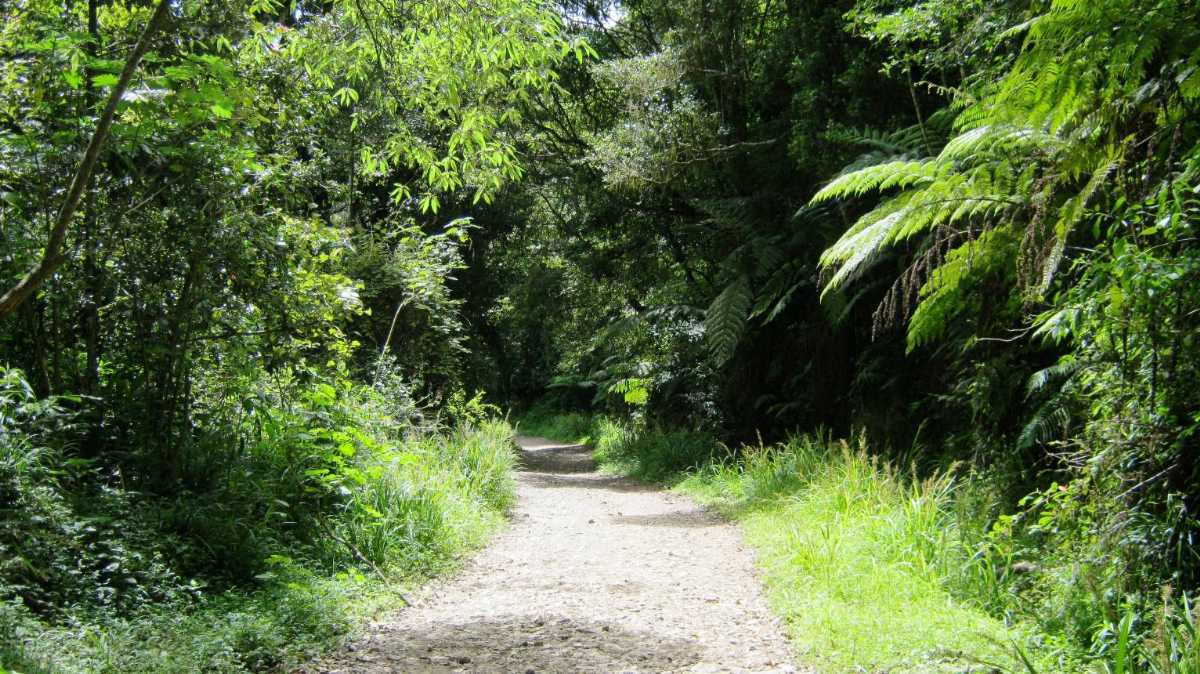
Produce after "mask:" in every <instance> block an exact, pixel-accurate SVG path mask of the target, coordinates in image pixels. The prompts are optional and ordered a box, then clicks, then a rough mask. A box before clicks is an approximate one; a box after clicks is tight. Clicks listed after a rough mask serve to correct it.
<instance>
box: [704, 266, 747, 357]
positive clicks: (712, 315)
mask: <svg viewBox="0 0 1200 674" xmlns="http://www.w3.org/2000/svg"><path fill="white" fill-rule="evenodd" d="M753 300H754V293H753V291H752V290H751V288H750V279H749V277H747V276H745V275H742V276H738V277H737V278H735V279H734V280H733V282H732V283H730V284H729V285H728V286H726V287H725V289H724V290H722V291H721V294H719V295H717V297H716V299H714V300H713V302H712V304H711V305H709V307H708V312H707V313H706V314H705V317H704V332H705V336H706V339H707V341H708V350H709V353H710V354H711V356H712V358H713V360H714V361H715V362H716V363H717V364H724V363H725V362H726V361H728V360H729V359H730V358H731V357H733V352H734V350H735V349H736V348H737V345H738V342H739V341H740V340H741V338H742V333H743V332H744V331H745V329H746V319H747V318H748V317H749V315H750V306H751V304H752V303H753Z"/></svg>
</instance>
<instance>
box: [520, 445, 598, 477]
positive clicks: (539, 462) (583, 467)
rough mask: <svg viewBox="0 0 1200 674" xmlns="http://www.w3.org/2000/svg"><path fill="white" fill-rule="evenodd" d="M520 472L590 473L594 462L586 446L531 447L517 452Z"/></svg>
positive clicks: (592, 470)
mask: <svg viewBox="0 0 1200 674" xmlns="http://www.w3.org/2000/svg"><path fill="white" fill-rule="evenodd" d="M517 458H518V460H519V462H520V466H521V470H526V471H530V472H534V473H558V474H569V473H592V472H595V470H596V462H595V461H594V460H593V459H592V448H591V447H588V446H587V445H544V446H538V445H533V446H530V447H522V448H520V449H519V450H517Z"/></svg>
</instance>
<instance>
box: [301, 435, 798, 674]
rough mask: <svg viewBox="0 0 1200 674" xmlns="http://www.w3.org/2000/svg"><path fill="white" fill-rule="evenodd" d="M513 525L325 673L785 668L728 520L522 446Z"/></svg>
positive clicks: (557, 451) (583, 453) (544, 445)
mask: <svg viewBox="0 0 1200 674" xmlns="http://www.w3.org/2000/svg"><path fill="white" fill-rule="evenodd" d="M518 441H519V444H520V446H521V461H522V469H521V471H520V472H519V473H518V475H517V483H518V487H517V491H518V504H517V507H516V509H515V511H514V513H513V522H512V525H511V526H510V527H508V529H506V530H505V531H504V532H503V533H502V534H500V535H499V536H498V537H497V538H496V539H495V540H494V541H493V542H492V544H491V545H490V546H488V548H487V549H486V550H484V551H483V552H482V553H480V554H479V555H478V557H476V558H475V559H474V560H473V561H472V562H471V563H470V564H469V565H468V566H467V568H466V569H465V570H464V571H463V573H461V574H460V575H458V576H457V577H456V578H454V579H452V580H450V581H448V582H446V583H443V584H433V585H431V586H430V587H429V588H428V589H427V590H425V591H424V592H423V593H422V594H420V595H418V597H417V598H416V599H415V600H414V605H413V606H411V607H408V608H406V609H404V610H402V611H401V612H399V613H397V614H396V615H394V616H391V617H390V618H388V619H387V620H385V621H383V622H380V623H378V624H375V625H373V626H372V628H371V631H370V633H369V634H368V635H367V636H366V637H365V638H364V639H362V640H360V641H359V642H356V643H354V644H351V645H349V646H348V647H347V649H346V650H345V651H344V652H342V653H340V654H339V655H338V656H337V658H335V659H334V660H333V661H331V662H328V663H326V666H325V667H323V668H322V671H325V672H339V673H342V674H350V673H372V674H375V673H378V672H536V673H545V672H792V671H795V670H794V669H793V668H792V667H791V666H790V665H789V664H788V661H789V657H788V646H787V643H786V641H785V640H784V638H783V636H782V634H781V631H780V629H779V625H778V624H777V622H776V620H775V619H774V618H773V617H772V616H771V614H770V613H769V611H768V610H767V608H766V606H765V604H764V602H763V600H762V598H761V597H760V594H759V587H758V582H757V580H756V578H755V576H754V572H753V561H752V557H751V554H750V553H749V551H748V550H746V548H745V547H744V546H743V544H742V540H741V535H740V532H739V531H738V530H737V528H736V527H735V526H734V525H731V524H728V523H726V522H723V521H721V520H720V519H719V518H717V517H715V516H714V515H711V514H710V513H708V512H706V511H704V510H703V509H701V508H699V507H698V506H696V505H695V504H694V503H692V502H691V501H690V500H688V499H686V498H684V497H682V496H679V495H676V494H670V493H665V492H662V491H661V490H658V489H655V488H654V487H650V486H646V485H641V484H638V483H635V482H632V481H630V480H626V479H624V478H618V477H613V476H609V475H603V474H600V473H598V472H597V471H596V466H595V464H594V463H593V461H592V459H591V453H590V450H589V449H588V448H587V447H583V446H579V445H562V444H557V443H554V442H551V441H548V440H544V439H542V438H530V437H522V438H519V439H518Z"/></svg>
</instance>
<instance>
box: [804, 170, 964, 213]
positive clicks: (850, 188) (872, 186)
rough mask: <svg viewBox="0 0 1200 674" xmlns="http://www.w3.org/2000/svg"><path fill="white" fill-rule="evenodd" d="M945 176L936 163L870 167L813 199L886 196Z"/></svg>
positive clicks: (835, 180)
mask: <svg viewBox="0 0 1200 674" xmlns="http://www.w3.org/2000/svg"><path fill="white" fill-rule="evenodd" d="M943 172H944V167H943V165H942V164H940V163H939V162H937V161H934V160H923V161H891V162H887V163H883V164H878V165H875V166H869V167H867V168H864V169H859V170H857V171H854V172H852V173H847V174H845V175H843V176H839V177H838V178H836V179H834V180H833V182H831V183H829V184H828V185H826V186H825V187H824V188H823V189H822V190H821V191H820V192H817V194H816V195H815V196H814V197H813V198H812V203H814V204H815V203H820V202H822V201H829V200H830V199H846V198H850V197H858V196H862V195H864V194H866V193H868V192H872V191H880V192H882V191H884V190H888V189H892V188H896V187H900V188H907V187H912V186H914V185H919V184H922V183H928V182H930V181H932V180H934V179H935V178H937V177H938V176H939V175H940V174H941V173H943Z"/></svg>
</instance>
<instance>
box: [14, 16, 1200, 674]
mask: <svg viewBox="0 0 1200 674" xmlns="http://www.w3.org/2000/svg"><path fill="white" fill-rule="evenodd" d="M0 18H2V19H3V22H2V28H0V55H2V59H0V286H2V287H0V293H3V295H2V296H0V368H2V369H0V557H3V559H2V560H0V599H3V600H4V601H5V602H7V603H5V604H4V606H6V607H8V608H6V609H5V610H4V612H3V613H0V627H2V628H3V629H4V630H6V632H5V634H7V635H9V636H8V637H6V638H9V637H11V635H12V634H16V633H17V631H19V630H17V627H19V626H21V625H25V624H26V623H27V622H29V621H34V622H36V623H37V624H39V625H42V626H43V627H44V626H46V625H56V624H65V623H68V622H70V621H71V620H76V621H79V620H83V621H85V622H86V621H88V620H94V621H100V622H103V621H104V620H107V619H108V618H104V619H101V618H97V617H96V616H127V615H132V614H133V613H136V612H137V611H139V610H143V608H144V607H147V606H156V605H168V604H170V602H192V604H188V605H189V606H191V605H194V604H196V603H197V602H202V601H203V600H202V599H201V598H198V595H200V594H205V595H206V596H207V595H210V594H211V595H213V596H216V595H218V594H220V593H222V592H233V593H239V592H252V591H256V590H257V589H261V588H262V587H263V586H264V585H269V584H270V582H272V581H271V580H270V579H271V578H273V577H274V574H277V573H280V572H279V571H277V570H273V569H276V567H279V566H280V565H287V566H289V568H292V567H294V568H295V569H304V570H306V571H305V572H306V573H307V572H309V571H312V570H317V572H322V573H335V572H337V571H339V570H344V569H347V568H357V569H359V570H360V571H362V570H365V571H367V572H378V573H383V571H381V569H383V570H386V569H387V568H390V566H392V565H396V564H400V565H408V566H407V567H405V568H416V567H420V566H422V565H427V563H431V562H428V559H432V557H425V556H422V555H424V554H425V553H420V554H418V552H414V551H415V550H434V549H440V548H438V546H440V545H442V543H441V542H440V541H441V538H446V537H449V536H450V534H448V533H446V531H445V530H443V529H439V528H438V527H439V526H442V525H441V524H438V525H436V526H435V525H434V524H429V525H428V527H427V528H425V529H422V528H421V527H423V526H425V524H421V523H420V522H426V523H428V522H433V521H434V520H437V521H438V522H441V521H442V520H438V519H437V518H438V517H449V515H444V514H443V515H438V514H436V513H435V512H434V510H433V509H432V508H433V506H429V508H430V509H427V510H420V509H417V510H414V509H413V508H416V506H412V505H411V503H409V502H408V501H405V503H407V504H408V505H404V506H403V508H401V506H399V505H397V504H398V503H400V501H403V500H404V499H417V500H420V499H419V498H418V497H416V496H413V495H412V493H415V492H412V493H410V492H409V491H405V490H406V489H410V487H411V485H410V487H403V488H401V487H396V486H395V485H400V484H402V483H403V484H408V483H404V482H403V480H404V479H409V478H408V477H404V478H403V479H402V478H400V477H396V476H395V475H394V474H393V472H392V471H394V470H395V469H396V466H397V465H400V466H415V465H420V466H425V465H427V464H428V466H433V468H430V469H429V470H431V471H435V472H436V471H443V472H444V475H447V476H450V475H453V476H454V477H453V478H451V477H446V478H445V480H444V482H446V481H448V482H447V483H449V482H454V484H457V485H459V486H458V487H455V489H458V490H459V492H461V494H460V496H461V497H462V498H464V499H467V501H470V502H471V503H476V501H471V499H476V500H477V501H478V503H480V504H485V505H486V507H492V506H496V507H499V506H498V505H497V504H502V503H503V502H504V498H503V497H502V496H501V495H500V491H497V490H499V489H500V487H498V486H495V485H492V484H491V483H490V482H487V480H482V481H480V480H477V479H476V477H477V476H478V475H484V474H490V473H488V472H487V471H491V470H493V468H494V469H495V471H501V472H502V471H503V470H504V467H503V466H499V467H496V466H492V468H488V469H487V471H485V470H483V469H481V468H479V465H480V464H479V463H478V462H479V461H483V459H481V458H480V456H483V454H478V455H477V454H470V453H462V454H456V453H455V452H457V451H459V450H456V449H454V447H458V445H455V444H454V442H455V441H452V440H446V439H445V438H446V437H449V436H448V435H447V434H450V435H453V434H454V433H457V434H459V435H458V436H457V437H458V438H459V441H461V442H465V443H466V444H467V445H469V446H470V447H477V445H478V446H484V445H486V443H484V441H482V440H479V439H478V438H475V439H471V438H474V437H475V436H471V435H470V434H471V433H472V432H476V431H477V429H478V428H479V427H480V426H481V425H483V426H485V427H487V424H488V423H490V422H486V421H485V419H486V418H488V417H490V416H493V415H494V414H495V413H496V411H497V409H496V408H493V407H491V406H490V404H491V403H494V404H498V405H502V406H504V407H505V408H510V409H513V410H516V411H519V412H520V411H526V410H529V409H530V408H533V409H534V410H535V411H537V410H541V411H545V410H551V409H553V410H560V411H576V412H585V413H588V414H595V415H608V416H610V417H612V418H621V419H625V420H626V421H627V422H628V423H629V424H631V425H632V426H633V427H635V428H639V429H652V428H657V429H667V428H677V427H682V428H686V429H689V430H691V431H701V432H704V433H708V434H710V435H712V436H715V437H717V438H719V439H721V440H722V441H724V442H725V443H726V444H727V445H729V446H730V447H737V446H738V445H739V443H741V442H762V441H764V440H765V441H768V442H769V441H776V440H783V439H785V438H787V437H789V436H791V435H793V434H796V433H814V432H831V433H833V434H836V435H839V436H850V435H855V434H862V435H863V436H864V437H865V438H866V439H867V440H866V441H867V442H869V444H870V446H871V447H873V448H874V451H875V452H876V453H877V454H879V455H880V456H881V457H884V458H885V459H888V460H892V461H896V462H898V463H902V464H905V465H908V464H911V465H912V466H913V468H912V470H913V471H914V473H915V474H917V475H927V474H932V473H933V472H935V471H939V470H946V469H949V467H950V466H954V470H956V471H959V472H960V473H959V474H961V475H963V476H967V477H964V479H969V480H972V481H976V482H979V483H985V484H986V485H987V489H988V490H989V494H990V497H989V500H988V501H987V503H986V504H980V505H979V506H978V508H979V511H980V517H981V518H983V519H985V520H986V521H987V527H988V533H987V535H986V537H984V538H983V539H982V540H981V541H979V542H978V556H979V558H980V559H987V560H990V561H989V563H990V564H991V566H989V567H988V570H986V571H984V572H981V573H986V574H991V576H989V579H990V580H989V582H990V583H991V585H990V587H992V588H993V590H994V593H993V594H992V595H991V596H988V597H985V598H982V599H979V602H980V604H981V605H983V606H984V607H985V608H986V610H988V611H990V612H992V613H993V614H995V615H999V616H1003V617H1005V618H1007V619H1013V620H1016V619H1017V618H1018V616H1033V620H1035V621H1036V622H1038V623H1039V625H1040V629H1041V630H1042V632H1044V634H1046V635H1053V636H1052V637H1051V638H1050V640H1051V641H1055V640H1058V641H1056V643H1055V648H1059V647H1062V648H1063V649H1065V651H1071V652H1073V653H1077V654H1082V655H1079V658H1080V659H1081V660H1080V661H1087V662H1091V660H1093V659H1095V658H1103V657H1105V656H1106V654H1108V653H1111V652H1112V651H1113V649H1114V648H1117V646H1116V644H1118V643H1119V642H1120V639H1121V637H1120V635H1121V634H1122V633H1124V634H1125V637H1126V639H1128V638H1131V637H1130V634H1133V635H1134V637H1132V638H1134V639H1142V640H1143V641H1145V642H1146V643H1150V641H1147V640H1153V639H1155V638H1160V637H1155V636H1153V635H1154V634H1158V633H1157V632H1155V631H1154V630H1156V629H1157V630H1160V631H1161V630H1162V629H1165V628H1163V627H1162V624H1161V623H1162V622H1163V620H1159V623H1160V624H1159V626H1158V627H1155V625H1154V619H1152V618H1150V617H1139V618H1137V619H1136V620H1135V619H1134V618H1130V617H1129V616H1149V615H1150V613H1148V611H1151V610H1152V609H1153V607H1158V608H1160V609H1161V607H1162V606H1163V605H1164V602H1165V603H1166V604H1169V605H1170V606H1176V605H1178V606H1180V607H1182V608H1179V609H1177V610H1176V609H1172V611H1174V612H1169V613H1170V614H1171V615H1176V614H1177V613H1180V612H1182V614H1184V615H1186V614H1187V613H1188V611H1189V610H1190V609H1189V608H1187V607H1188V606H1190V604H1189V603H1188V602H1189V601H1190V598H1191V597H1193V596H1194V593H1195V592H1196V591H1197V590H1200V559H1198V558H1197V556H1196V553H1195V547H1194V542H1193V541H1194V536H1195V535H1196V534H1197V533H1200V520H1198V519H1197V515H1196V513H1197V509H1200V489H1197V478H1198V475H1197V471H1198V470H1200V466H1198V465H1197V462H1196V454H1197V450H1198V447H1197V445H1196V443H1197V434H1196V432H1197V429H1198V428H1200V388H1197V386H1196V384H1195V382H1196V381H1197V379H1198V378H1200V341H1198V340H1200V334H1198V331H1200V314H1198V312H1197V308H1198V307H1200V247H1198V246H1197V245H1196V237H1195V233H1194V231H1193V230H1194V227H1195V226H1196V223H1197V222H1198V221H1200V142H1198V141H1200V115H1198V114H1197V113H1198V107H1200V3H1197V2H1194V1H1191V0H1100V1H1095V0H1003V1H991V2H985V1H983V0H967V1H951V0H838V1H836V2H828V1H817V0H753V1H751V0H669V1H668V0H623V1H620V2H617V1H615V0H614V1H608V0H594V1H593V0H559V1H558V2H549V1H545V2H543V1H529V0H409V1H406V2H398V1H394V0H332V1H329V2H307V1H299V0H297V1H295V2H281V1H279V0H239V1H237V2H213V1H209V0H181V1H173V0H160V1H159V2H145V1H139V0H86V1H70V2H62V1H61V0H55V1H54V2H50V1H48V0H13V1H11V2H7V3H4V4H3V5H0ZM485 400H486V401H488V402H484V401H485ZM487 428H490V430H489V431H488V432H489V433H491V435H490V436H488V437H489V438H491V439H490V440H488V442H493V441H494V442H496V443H501V444H502V442H503V441H502V440H496V438H495V437H494V436H497V435H502V432H501V431H500V430H497V429H496V428H494V427H487ZM473 429H475V430H473ZM439 438H440V439H439ZM464 438H466V439H465V440H464ZM439 442H440V443H442V444H438V443H439ZM461 442H460V444H461ZM413 443H416V444H413ZM422 443H424V444H422ZM472 443H475V444H472ZM479 443H483V444H479ZM488 446H490V445H488ZM463 451H466V450H463ZM471 451H475V450H471ZM496 451H499V450H496ZM479 452H483V450H479ZM735 453H736V452H735ZM449 455H453V456H454V458H446V457H447V456H449ZM488 456H491V455H488ZM490 460H491V459H489V461H490ZM422 462H427V463H422ZM489 465H491V464H489ZM681 467H684V466H681ZM404 470H409V468H405V469H404ZM411 470H412V471H417V469H416V468H412V469H411ZM422 470H423V469H422ZM418 472H419V471H418ZM422 474H424V473H422ZM439 474H443V473H439ZM498 474H499V473H497V475H498ZM405 475H408V474H407V473H405ZM413 475H416V473H415V472H414V473H413ZM410 477H411V476H410ZM412 479H413V480H417V479H418V478H416V477H412ZM421 479H424V478H421ZM496 479H497V480H500V479H501V478H500V477H497V478H496ZM389 480H390V481H391V482H389ZM455 481H457V482H455ZM385 483H386V484H389V485H392V487H395V489H393V490H392V491H388V489H392V487H387V488H385V487H381V486H380V485H383V484H385ZM414 484H415V483H414ZM421 484H424V483H421ZM497 484H499V483H497ZM431 488H432V487H431ZM413 489H415V487H413ZM459 492H455V493H459ZM422 493H424V492H422ZM421 498H424V497H421ZM431 498H432V497H431ZM456 498H457V497H456ZM485 505H480V506H479V508H481V509H482V508H484V507H485ZM438 507H441V506H438ZM421 508H425V506H421ZM446 508H448V510H447V511H446V512H453V511H454V509H453V508H451V507H450V506H446ZM438 512H441V511H438ZM414 513H416V514H414ZM421 517H426V518H432V519H428V520H420V521H419V522H418V520H419V518H421ZM414 518H417V519H414ZM447 521H448V520H447ZM380 522H386V523H388V525H387V527H384V526H382V525H380ZM393 524H394V526H393ZM446 526H449V525H446ZM388 527H390V528H388ZM385 531H386V532H391V533H390V534H389V533H381V532H385ZM398 531H406V532H408V533H407V534H404V535H400V534H396V533H395V532H398ZM422 532H424V533H422ZM389 536H390V538H389ZM430 554H431V555H432V554H433V553H430ZM439 554H440V553H439ZM285 560H286V561H285ZM1014 569H1016V570H1014ZM1030 569H1032V571H1030ZM294 572H296V573H299V571H294ZM201 586H203V587H204V588H205V590H203V592H201V591H200V590H198V589H197V588H199V587H201ZM996 588H1000V589H998V590H997V589H996ZM1009 595H1011V596H1009ZM1013 597H1016V598H1015V599H1014V598H1013ZM170 605H174V604H170ZM81 616H87V617H81ZM1122 626H1124V627H1122ZM21 629H25V628H21ZM1122 630H1124V632H1122ZM1138 635H1141V636H1138ZM12 638H14V639H15V637H12ZM1193 639H1194V637H1193ZM1160 640H1161V638H1160ZM1059 642H1061V643H1059ZM1171 643H1175V642H1174V641H1171ZM1193 647H1195V646H1193ZM1147 649H1148V650H1146V651H1145V652H1146V653H1151V651H1153V649H1151V648H1149V647H1147ZM1163 649H1166V650H1163V651H1162V652H1163V653H1167V655H1164V656H1163V657H1165V658H1166V660H1161V662H1169V663H1175V662H1176V660H1171V658H1172V657H1175V656H1173V655H1171V654H1170V653H1173V652H1174V651H1170V649H1169V648H1167V647H1166V646H1163ZM235 650H236V649H235ZM268 651H270V648H266V647H264V649H263V651H262V652H263V653H266V652H268ZM255 652H257V651H255ZM1153 652H1154V653H1158V651H1153ZM12 653H13V654H8V652H7V651H4V650H0V655H3V656H5V657H12V658H16V657H18V656H17V655H16V653H17V651H13V652H12ZM239 653H240V651H239ZM231 657H233V656H231ZM236 657H237V658H243V656H242V655H237V656H236ZM256 657H257V656H256ZM262 657H263V660H261V661H253V662H252V661H250V660H247V659H245V658H243V659H242V660H240V661H238V662H239V663H240V666H246V667H251V668H254V667H265V666H272V665H273V664H276V662H277V661H276V660H273V659H272V658H275V657H276V656H274V655H271V656H267V655H263V656H262ZM1072 657H1074V656H1072ZM1139 657H1142V656H1139ZM1155 657H1158V656H1157V655H1153V654H1151V655H1145V656H1144V660H1143V661H1139V662H1142V664H1141V665H1139V666H1141V667H1150V666H1151V665H1150V664H1148V663H1150V662H1151V661H1154V658H1155ZM235 659H236V658H235ZM1065 661H1066V660H1063V662H1065ZM14 662H16V661H15V660H14ZM1072 662H1075V660H1072ZM1154 662H1160V661H1154ZM0 664H7V663H4V662H0ZM18 665H19V663H18ZM14 666H16V665H14ZM27 666H28V665H27ZM130 666H131V667H132V665H130ZM138 666H139V667H140V666H141V665H138ZM1154 666H1159V665H1158V664H1155V665H1154ZM1174 666H1175V665H1174V664H1169V665H1168V666H1166V669H1164V670H1163V671H1167V670H1168V669H1170V668H1171V667H1174ZM1179 671H1183V670H1179Z"/></svg>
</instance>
